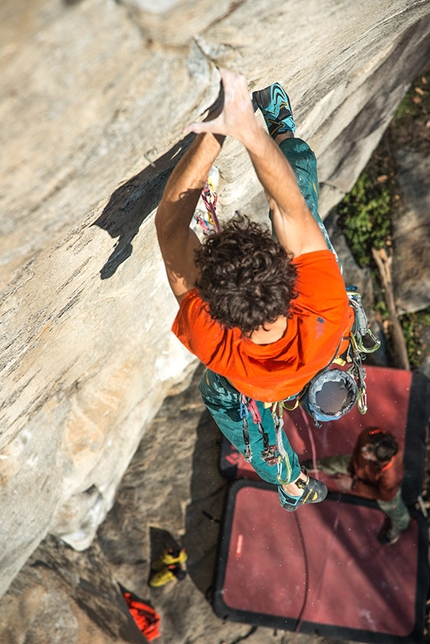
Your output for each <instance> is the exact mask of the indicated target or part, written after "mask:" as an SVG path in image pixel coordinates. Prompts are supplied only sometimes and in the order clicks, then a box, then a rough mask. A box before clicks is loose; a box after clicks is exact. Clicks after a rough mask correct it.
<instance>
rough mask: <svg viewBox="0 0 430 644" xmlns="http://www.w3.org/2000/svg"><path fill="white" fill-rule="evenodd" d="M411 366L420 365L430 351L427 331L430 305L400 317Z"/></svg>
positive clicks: (429, 320)
mask: <svg viewBox="0 0 430 644" xmlns="http://www.w3.org/2000/svg"><path fill="white" fill-rule="evenodd" d="M400 324H401V325H402V329H403V335H404V337H405V341H406V348H407V350H408V357H409V362H410V364H411V368H412V369H413V368H415V367H419V366H420V364H421V363H422V361H423V358H424V357H425V356H426V354H427V353H429V352H430V345H429V342H430V339H428V338H426V334H425V331H426V329H430V306H429V307H428V308H426V309H423V310H422V311H416V312H415V313H406V314H404V315H402V317H401V318H400Z"/></svg>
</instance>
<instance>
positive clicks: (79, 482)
mask: <svg viewBox="0 0 430 644" xmlns="http://www.w3.org/2000/svg"><path fill="white" fill-rule="evenodd" d="M429 13H430V6H429V4H428V3H426V2H424V1H415V2H410V1H409V0H393V1H390V2H387V1H386V0H372V1H371V0H365V2H362V3H359V4H357V3H350V2H349V1H347V0H341V1H340V2H339V0H329V1H328V2H325V3H320V2H317V0H306V1H305V2H300V3H299V2H297V1H296V0H274V2H272V3H267V2H266V0H243V1H241V2H233V1H228V0H222V1H221V2H217V3H211V2H209V1H208V0H176V1H175V0H163V1H161V2H160V1H156V0H153V1H152V0H140V1H139V0H133V1H132V0H124V2H122V3H116V2H114V1H113V0H82V1H81V2H71V1H66V0H64V2H60V0H35V1H34V2H32V3H30V4H29V3H28V2H26V1H25V0H4V1H3V2H2V4H1V6H0V33H1V38H0V42H1V49H0V64H1V76H0V87H1V90H2V91H1V94H0V114H1V123H2V129H1V135H0V136H1V146H0V149H1V173H2V191H1V199H2V208H1V213H0V217H1V218H0V230H1V240H0V249H1V262H0V285H1V303H2V305H1V309H2V311H1V339H0V342H1V351H0V356H1V357H0V360H1V391H0V409H1V426H0V429H1V435H0V502H1V505H2V509H3V511H2V517H3V519H2V526H1V528H0V539H1V552H2V556H1V560H0V569H1V577H0V593H2V592H4V591H5V589H6V588H7V587H8V585H9V583H10V581H11V579H12V578H13V577H14V575H15V574H16V573H17V571H18V570H19V569H20V567H21V566H22V565H23V563H24V562H25V561H26V559H27V558H28V556H29V555H30V554H31V552H32V551H33V550H34V548H35V547H36V546H37V545H38V543H39V542H40V540H41V539H42V538H43V537H44V536H45V535H46V534H47V533H48V532H51V533H52V534H55V535H57V536H61V537H62V538H63V539H64V540H65V541H66V542H67V543H69V544H71V545H73V547H75V548H76V549H84V548H86V547H87V546H88V545H89V544H90V542H91V539H92V537H93V535H94V533H95V530H96V528H97V526H98V525H99V523H100V522H101V521H102V520H103V518H104V516H105V514H106V512H107V511H108V510H109V508H110V507H111V505H112V502H113V498H114V493H115V490H116V488H117V485H118V483H119V481H120V479H121V476H122V474H123V472H124V470H125V468H126V467H127V464H128V462H129V460H130V458H131V456H132V454H133V453H134V451H135V449H136V447H137V445H138V442H139V440H140V438H141V436H142V434H143V433H144V431H145V427H146V426H147V424H148V423H149V421H150V420H151V419H152V418H153V417H154V415H155V413H156V411H157V409H158V407H159V406H160V404H161V402H162V400H163V398H164V397H165V396H166V394H167V393H169V392H171V391H172V388H174V387H176V386H177V385H178V384H179V383H181V382H182V381H184V380H186V378H187V376H188V375H189V374H190V373H191V372H192V370H193V368H194V366H195V363H194V361H193V359H192V357H191V356H189V355H188V354H187V352H186V351H185V350H184V349H183V348H182V347H181V346H180V344H179V343H178V342H177V341H176V340H175V338H173V337H172V335H171V334H170V331H169V329H170V326H171V322H172V319H173V316H174V314H175V311H176V303H175V301H174V298H173V297H172V295H171V294H170V292H169V290H168V288H167V282H166V279H165V275H164V270H163V267H162V264H161V260H160V256H159V252H158V248H157V244H156V239H155V232H154V227H153V213H154V210H155V208H156V206H157V203H158V200H159V197H160V194H161V192H162V189H163V186H164V185H165V182H166V180H167V178H168V176H169V171H170V169H171V168H172V167H173V165H174V163H175V160H176V159H177V158H178V155H179V154H181V152H182V151H183V150H184V149H185V148H186V146H187V145H188V143H189V140H188V139H185V140H183V138H182V128H183V126H184V125H185V124H186V123H187V122H190V121H191V120H193V119H195V118H197V117H198V116H199V114H201V113H202V112H203V111H204V110H205V109H206V108H207V107H208V106H209V105H210V104H211V103H212V101H213V100H214V99H215V97H216V95H217V91H218V83H219V77H218V72H217V69H216V65H224V66H227V67H230V68H232V69H238V70H240V71H243V72H244V73H245V74H246V75H247V77H248V79H249V82H250V89H253V88H256V87H262V86H265V85H267V84H269V83H271V82H274V81H275V80H279V81H281V82H282V83H284V84H285V85H286V87H287V88H288V91H289V93H290V96H291V99H292V102H293V107H294V112H295V118H296V120H297V122H298V135H299V136H302V137H303V138H306V139H307V140H309V142H310V143H311V145H312V146H313V147H314V149H315V151H316V153H317V156H318V159H319V171H320V180H321V212H322V214H323V215H324V214H326V213H327V211H328V209H329V208H330V207H331V206H332V205H333V204H334V203H336V202H337V201H338V200H339V199H340V198H341V197H342V196H343V194H344V193H345V192H346V191H348V190H349V189H350V188H351V187H352V185H353V183H354V181H355V179H356V178H357V176H358V174H359V172H360V170H361V169H362V167H363V166H364V164H365V163H366V161H367V159H368V157H369V156H370V154H371V152H372V150H373V149H374V147H375V146H376V144H377V142H378V141H379V138H380V136H381V135H382V133H383V131H384V129H385V127H386V125H387V123H388V122H389V120H390V118H391V116H392V114H393V112H394V110H395V108H396V106H397V104H398V103H399V101H400V99H401V97H402V95H403V93H404V90H405V88H406V87H407V85H408V83H409V82H410V81H411V80H412V78H413V77H414V76H415V75H416V74H417V73H418V72H419V71H420V69H421V68H422V66H423V65H424V63H425V62H426V60H428V54H429V49H430V45H429V31H430V18H429ZM218 166H219V170H220V173H221V184H220V202H221V204H222V215H223V216H225V217H228V216H230V215H231V214H232V213H233V212H234V210H235V209H237V208H238V207H239V208H241V210H242V211H244V212H246V211H249V212H254V211H255V209H256V205H259V204H261V198H260V197H261V190H260V186H259V184H258V182H257V180H256V177H255V175H254V173H253V171H252V168H251V166H250V163H249V161H248V159H247V156H246V154H245V153H244V151H243V150H242V149H241V147H240V145H239V144H238V143H237V142H235V141H228V142H227V144H226V145H225V148H224V150H223V152H222V154H221V156H220V158H219V164H218Z"/></svg>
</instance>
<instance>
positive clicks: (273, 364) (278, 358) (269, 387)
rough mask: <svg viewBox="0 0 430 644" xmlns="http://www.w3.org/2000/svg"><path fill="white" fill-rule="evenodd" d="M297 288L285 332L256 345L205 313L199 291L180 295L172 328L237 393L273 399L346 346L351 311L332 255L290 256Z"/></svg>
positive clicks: (290, 390)
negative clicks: (271, 339)
mask: <svg viewBox="0 0 430 644" xmlns="http://www.w3.org/2000/svg"><path fill="white" fill-rule="evenodd" d="M293 264H294V265H295V266H296V268H297V281H296V286H295V290H296V292H297V294H298V295H297V297H296V298H295V299H294V300H292V301H291V306H290V317H289V318H288V325H287V329H286V331H285V334H284V336H283V337H282V338H280V339H279V340H277V341H276V342H272V343H271V344H255V343H254V342H252V341H251V340H250V339H249V338H246V337H244V336H243V335H242V333H241V331H240V330H239V329H238V328H233V329H227V328H225V327H223V326H222V325H221V324H219V322H217V321H216V320H213V319H212V318H211V316H210V315H209V312H208V310H207V306H206V304H205V302H204V301H203V300H202V299H201V298H200V296H199V294H198V291H197V289H193V290H191V291H189V292H188V293H187V294H186V295H185V297H184V298H183V299H182V301H181V304H180V308H179V312H178V314H177V316H176V319H175V321H174V323H173V327H172V331H173V333H174V334H175V335H176V336H177V337H178V338H179V340H180V341H181V342H182V343H183V344H184V345H185V346H186V347H187V349H189V351H191V353H193V354H194V355H196V356H197V357H198V358H199V359H200V360H201V361H202V362H203V364H205V365H206V366H207V367H209V369H211V370H212V371H215V372H216V373H218V374H220V375H221V376H224V377H225V378H228V380H229V381H230V382H231V383H232V385H233V386H234V387H235V388H236V389H237V390H238V391H240V392H241V393H243V394H245V395H246V396H250V397H251V398H255V399H256V400H262V401H264V402H275V401H279V400H284V399H285V398H288V397H289V396H293V395H295V394H297V393H299V392H300V391H301V390H302V389H303V387H304V386H305V385H306V384H307V383H308V382H309V381H310V380H311V379H312V378H313V376H315V374H317V373H318V372H319V371H320V370H321V369H323V368H324V367H326V366H327V365H328V364H329V363H330V362H331V361H332V360H333V358H334V357H335V355H339V354H340V353H342V351H344V350H345V348H346V346H347V340H346V339H345V338H347V337H348V335H349V331H350V329H351V326H352V324H353V321H354V312H353V310H352V308H351V307H350V306H349V305H348V296H347V294H346V289H345V284H344V281H343V278H342V275H341V272H340V269H339V266H338V264H337V261H336V258H335V256H334V254H333V253H332V252H331V251H329V250H318V251H314V252H311V253H305V254H304V255H300V256H299V257H297V258H295V259H294V260H293Z"/></svg>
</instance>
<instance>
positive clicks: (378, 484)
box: [306, 427, 410, 546]
mask: <svg viewBox="0 0 430 644" xmlns="http://www.w3.org/2000/svg"><path fill="white" fill-rule="evenodd" d="M306 463H307V464H308V466H309V468H310V469H313V466H312V463H311V461H307V462H306ZM316 464H317V469H318V470H320V471H321V472H324V473H325V474H330V475H333V476H335V483H336V485H337V487H338V488H339V489H340V490H341V491H342V492H349V491H352V492H354V494H358V495H359V496H364V497H365V498H367V499H375V501H376V502H377V504H378V506H379V507H380V509H381V510H382V512H383V513H384V514H385V515H386V517H387V521H386V522H385V524H384V526H383V528H382V530H381V531H380V532H379V534H378V539H379V541H380V542H381V543H382V544H384V545H387V546H392V545H394V544H395V543H397V542H398V540H399V539H400V535H401V533H402V532H403V531H404V530H406V528H407V527H408V525H409V520H410V514H409V510H408V508H407V507H406V505H405V503H404V501H403V499H402V495H401V485H402V481H403V477H404V466H403V451H402V450H400V449H399V446H398V443H397V441H396V439H395V438H394V436H393V435H392V434H391V433H390V432H386V431H385V430H383V429H380V428H379V427H369V428H367V429H364V430H363V431H362V432H361V434H360V435H359V437H358V439H357V442H356V444H355V447H354V450H353V452H352V454H340V455H336V456H327V457H326V458H323V459H321V460H318V461H317V462H316Z"/></svg>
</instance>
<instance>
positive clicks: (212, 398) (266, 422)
mask: <svg viewBox="0 0 430 644" xmlns="http://www.w3.org/2000/svg"><path fill="white" fill-rule="evenodd" d="M220 73H221V79H222V87H223V91H224V103H223V106H222V111H221V113H220V114H219V115H218V116H216V117H215V118H212V119H210V116H209V117H208V118H207V119H206V120H205V121H204V122H202V123H193V124H191V125H190V126H188V128H187V129H188V131H193V132H195V133H197V136H196V138H195V140H194V142H193V143H192V145H191V146H190V148H189V149H188V151H187V152H186V154H185V155H184V156H183V157H182V159H181V160H180V161H179V163H178V164H177V166H176V167H175V169H174V171H173V173H172V175H171V177H170V179H169V181H168V183H167V185H166V188H165V190H164V193H163V196H162V199H161V202H160V204H159V207H158V210H157V214H156V218H155V224H156V229H157V236H158V241H159V245H160V249H161V252H162V256H163V260H164V263H165V267H166V272H167V277H168V280H169V283H170V286H171V288H172V291H173V293H174V294H175V296H176V298H177V300H178V302H179V305H180V308H179V312H178V315H177V316H176V319H175V322H174V324H173V329H172V330H173V332H174V333H175V334H176V335H177V337H178V338H179V339H180V340H181V342H182V343H183V344H184V345H185V346H186V347H187V348H188V349H189V350H190V351H191V352H192V353H194V354H195V355H196V356H197V357H198V358H199V359H200V360H201V361H202V362H203V364H205V365H206V367H207V369H206V371H205V373H204V376H203V378H202V381H201V383H200V391H201V393H202V397H203V401H204V403H205V405H206V406H207V408H208V409H209V411H210V413H211V414H212V416H213V418H214V419H215V422H216V423H217V425H218V427H219V428H220V430H221V431H222V432H223V434H224V435H225V436H226V437H227V439H228V440H229V441H230V442H231V443H232V444H233V445H234V446H235V447H236V448H237V449H238V450H239V451H240V452H241V453H242V454H244V455H245V456H246V457H247V458H248V460H250V459H251V458H252V465H253V467H254V468H255V470H256V471H257V473H258V474H259V475H260V476H261V478H263V479H264V480H265V481H268V482H269V483H274V484H277V485H278V490H279V498H280V503H281V505H282V507H284V508H285V509H286V510H288V511H294V510H296V509H297V508H298V507H300V506H302V505H305V504H307V503H319V502H320V501H322V500H323V499H324V498H325V496H326V494H327V488H326V486H325V485H324V484H323V483H321V482H320V481H318V480H316V479H314V478H312V477H309V476H308V474H307V472H306V471H305V470H303V469H302V468H301V467H300V464H299V460H298V457H297V454H296V453H295V452H294V451H293V450H292V448H291V445H290V443H289V441H288V438H287V437H286V436H285V434H284V433H283V432H282V436H281V438H280V440H281V441H282V445H280V444H279V442H278V444H276V432H275V427H274V419H273V417H272V414H271V411H270V409H269V408H268V407H269V405H268V404H269V403H275V402H278V401H283V400H285V399H293V398H295V397H297V395H298V394H299V393H300V392H301V391H302V390H303V388H304V387H305V386H306V385H307V384H308V383H309V381H310V380H311V379H312V378H313V376H315V375H316V374H317V373H318V372H319V371H320V370H321V369H323V368H325V367H326V366H327V365H329V364H330V363H331V362H332V360H333V358H334V357H335V356H337V355H340V354H341V353H342V352H343V351H344V350H345V349H346V347H347V345H348V341H349V340H348V339H349V331H350V329H351V326H352V323H353V312H352V310H351V309H350V307H349V306H348V298H347V294H346V290H345V285H344V282H343V278H342V275H341V271H340V268H339V265H338V263H337V258H336V256H335V253H334V249H333V247H332V245H331V243H330V240H329V238H328V235H327V232H326V230H325V227H324V225H323V223H322V221H321V219H320V217H319V215H318V179H317V174H316V160H315V155H314V153H313V152H312V150H311V149H310V148H309V146H308V145H307V144H306V143H305V142H304V141H302V140H300V139H296V138H294V131H295V129H296V125H295V123H294V120H293V116H292V111H291V106H290V102H289V98H288V96H287V94H286V93H285V91H284V90H283V88H282V87H281V86H280V85H279V84H278V83H275V84H274V85H271V86H270V87H267V88H265V89H264V90H261V91H259V92H254V94H253V98H254V101H255V103H256V104H257V106H258V108H259V109H260V111H261V112H262V114H263V117H264V119H265V122H266V125H267V127H268V130H269V134H268V133H267V132H266V130H265V129H264V128H263V126H262V125H261V124H260V123H259V121H258V120H257V118H256V117H255V114H254V109H253V106H252V102H251V98H250V95H249V92H248V86H247V81H246V78H245V77H244V76H243V75H241V74H236V73H233V72H229V71H225V70H222V71H221V72H220ZM209 119H210V120H209ZM225 136H232V137H234V138H236V139H237V140H238V141H240V143H242V144H243V146H244V147H245V148H246V150H247V152H248V154H249V156H250V159H251V161H252V164H253V166H254V168H255V171H256V174H257V177H258V179H259V181H260V183H261V185H262V187H263V189H264V191H265V194H266V196H267V199H268V201H269V206H270V211H271V213H270V217H271V220H272V224H273V229H274V236H272V234H271V233H270V230H269V228H268V227H267V228H266V227H263V226H259V225H257V224H256V223H254V222H251V221H250V220H249V219H248V218H247V217H244V216H240V215H239V216H236V217H234V218H233V219H231V220H230V221H229V222H227V223H226V224H225V225H224V226H223V228H222V230H221V232H219V233H216V234H214V235H211V236H210V237H208V238H207V239H206V240H205V242H204V243H203V244H201V243H200V241H199V239H198V238H197V236H196V235H195V233H194V232H193V231H192V230H191V228H190V222H191V220H192V218H193V214H194V211H195V208H196V206H197V202H198V199H199V196H200V193H201V190H202V188H203V186H204V184H205V182H206V179H207V176H208V173H209V170H210V168H211V166H212V164H213V163H214V161H215V159H216V158H217V156H218V154H219V152H220V150H221V146H222V144H223V141H224V138H225ZM251 403H254V404H255V406H256V408H257V410H258V414H259V418H256V417H255V415H254V416H251V417H248V418H246V416H247V409H248V408H249V405H250V404H251ZM265 403H266V404H265ZM259 419H260V420H261V423H260V420H259ZM278 438H279V434H278ZM251 454H252V456H251Z"/></svg>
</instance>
